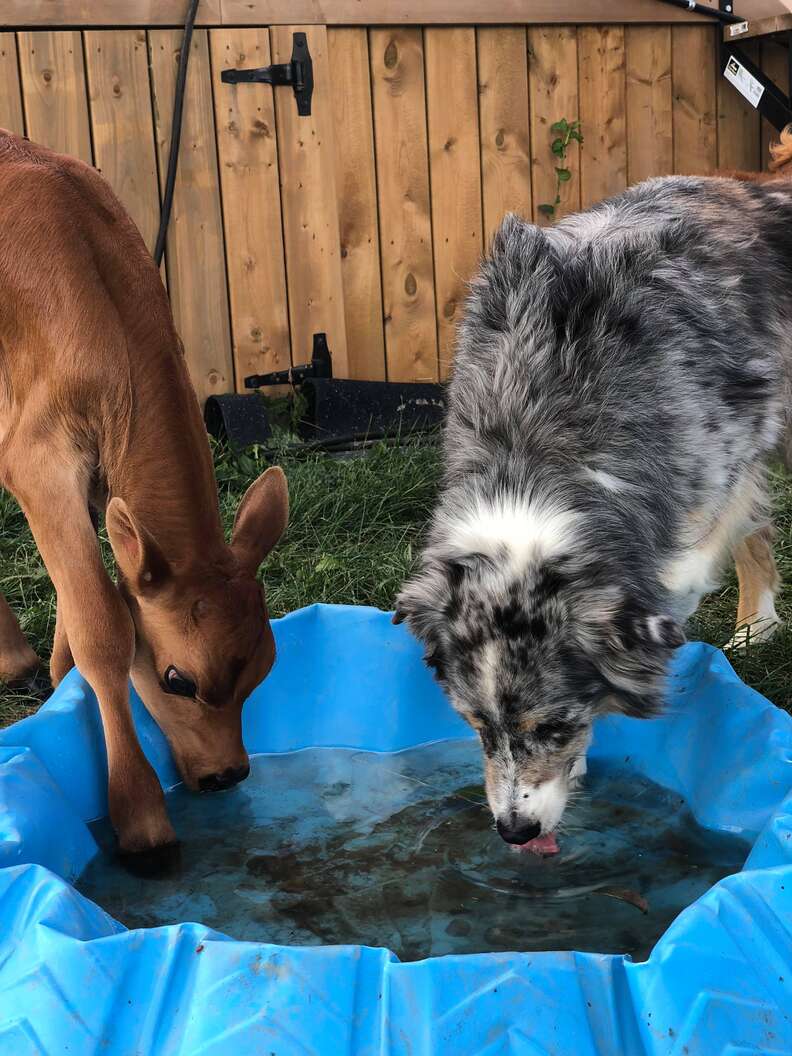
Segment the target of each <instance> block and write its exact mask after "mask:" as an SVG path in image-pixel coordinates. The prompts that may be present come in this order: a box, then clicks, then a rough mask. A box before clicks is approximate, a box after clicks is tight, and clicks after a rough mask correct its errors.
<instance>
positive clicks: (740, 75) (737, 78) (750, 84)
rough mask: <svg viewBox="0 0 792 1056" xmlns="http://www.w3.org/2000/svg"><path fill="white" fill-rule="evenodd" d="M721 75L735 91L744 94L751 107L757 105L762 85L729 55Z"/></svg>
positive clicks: (761, 94) (761, 93)
mask: <svg viewBox="0 0 792 1056" xmlns="http://www.w3.org/2000/svg"><path fill="white" fill-rule="evenodd" d="M723 76H724V77H725V78H726V80H727V81H729V82H730V83H731V84H733V85H734V87H735V88H736V89H737V91H738V92H739V93H740V94H741V95H744V96H745V98H746V99H747V100H748V102H749V103H750V104H751V106H753V107H757V106H758V105H759V100H760V99H761V98H762V96H763V95H764V85H763V84H762V83H761V82H760V81H757V79H756V78H755V77H754V76H753V74H751V73H749V72H748V71H747V70H746V68H745V67H744V66H743V65H742V63H741V62H738V61H737V59H735V58H734V57H731V58H730V59H729V61H728V62H727V63H726V69H725V70H724V71H723Z"/></svg>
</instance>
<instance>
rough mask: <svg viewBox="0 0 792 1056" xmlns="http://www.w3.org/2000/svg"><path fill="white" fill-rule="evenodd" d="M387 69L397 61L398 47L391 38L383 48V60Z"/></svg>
mask: <svg viewBox="0 0 792 1056" xmlns="http://www.w3.org/2000/svg"><path fill="white" fill-rule="evenodd" d="M383 61H384V62H385V66H386V68H387V69H389V70H392V69H393V67H394V66H395V65H396V63H397V62H398V61H399V48H398V45H397V44H396V41H395V40H392V41H391V42H390V43H389V44H388V46H387V48H386V49H385V57H384V60H383Z"/></svg>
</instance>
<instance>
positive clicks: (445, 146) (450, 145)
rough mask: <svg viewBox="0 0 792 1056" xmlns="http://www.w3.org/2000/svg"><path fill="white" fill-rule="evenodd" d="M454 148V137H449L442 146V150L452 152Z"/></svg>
mask: <svg viewBox="0 0 792 1056" xmlns="http://www.w3.org/2000/svg"><path fill="white" fill-rule="evenodd" d="M455 146H456V136H449V137H448V139H447V140H446V141H445V143H444V144H443V150H453V149H454V147H455Z"/></svg>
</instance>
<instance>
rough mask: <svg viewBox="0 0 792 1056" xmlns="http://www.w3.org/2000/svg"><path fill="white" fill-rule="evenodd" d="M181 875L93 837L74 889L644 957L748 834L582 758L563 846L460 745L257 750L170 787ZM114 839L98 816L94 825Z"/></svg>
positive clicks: (404, 940)
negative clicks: (492, 786)
mask: <svg viewBox="0 0 792 1056" xmlns="http://www.w3.org/2000/svg"><path fill="white" fill-rule="evenodd" d="M168 804H169V808H170V814H171V818H172V819H173V822H174V825H175V827H176V830H177V832H178V833H179V835H180V837H181V839H182V841H183V842H182V855H181V858H182V861H181V866H180V870H179V871H178V872H176V873H174V874H173V875H171V876H169V877H166V878H161V879H147V880H143V879H138V878H135V877H133V876H130V875H129V874H127V873H126V872H124V871H123V870H122V869H121V867H120V866H119V865H117V864H116V863H115V861H114V860H113V857H112V854H111V853H109V852H108V851H107V850H105V851H104V852H103V853H102V854H101V855H99V856H98V857H97V858H96V859H94V861H93V862H92V863H91V864H90V865H89V867H88V869H87V870H86V872H85V873H84V874H83V876H82V877H81V878H80V880H79V881H78V884H77V887H78V888H79V890H80V891H82V892H83V893H84V894H85V895H87V896H88V897H89V898H91V899H93V900H94V901H95V902H98V903H99V905H101V906H103V907H104V908H105V909H106V910H107V911H108V912H109V913H110V914H112V916H114V917H115V918H116V919H118V920H120V921H122V922H123V923H124V924H125V925H126V926H127V927H129V928H136V927H152V926H155V925H159V924H172V923H175V922H178V921H184V920H187V921H200V922H202V923H204V924H207V925H209V926H211V927H213V928H216V929H218V930H219V931H223V932H225V933H227V934H229V935H231V936H233V937H234V938H236V939H247V940H254V941H261V942H274V943H280V944H284V945H287V944H288V945H294V944H319V943H324V944H335V943H361V944H364V945H369V946H387V947H389V948H390V949H391V950H393V951H394V952H395V953H396V954H398V956H399V957H400V958H401V959H402V960H416V959H418V958H421V957H428V956H438V955H440V954H446V953H476V952H482V951H504V950H571V949H577V950H595V951H599V952H603V953H630V954H632V955H633V957H634V958H636V959H643V958H645V957H647V956H648V954H649V952H650V951H651V948H652V946H653V945H654V943H655V941H656V940H657V939H658V938H659V936H660V935H661V934H662V933H663V931H664V930H665V929H666V927H667V926H668V924H669V923H670V922H671V921H672V920H673V918H674V917H675V916H676V915H677V914H678V913H679V912H680V910H681V909H683V908H684V907H685V906H687V905H689V904H690V903H691V902H692V901H693V900H694V899H696V898H697V897H698V896H699V895H701V894H703V892H704V891H706V890H707V888H708V887H710V886H711V885H712V884H714V883H715V882H716V881H717V880H719V879H720V878H721V877H723V876H726V875H727V874H729V873H733V872H736V871H737V870H738V869H740V867H741V866H742V863H743V861H744V860H745V857H746V854H747V850H748V848H747V846H746V844H745V843H743V842H742V841H740V840H737V839H734V838H733V837H727V836H723V835H719V834H714V833H710V832H707V831H705V830H704V829H702V828H700V827H699V826H698V825H696V823H695V822H694V820H693V818H692V817H691V815H690V814H689V812H688V811H687V810H686V809H685V805H684V803H683V802H682V801H681V800H680V798H679V797H678V796H675V795H674V794H672V793H669V792H668V791H666V790H664V789H661V788H659V787H658V786H656V785H653V784H651V783H649V782H647V781H645V780H642V779H640V778H638V777H636V776H635V775H632V774H624V773H622V774H618V773H613V772H607V771H597V770H594V771H592V772H590V774H589V777H588V778H587V780H586V784H585V787H584V790H583V792H582V793H581V795H580V796H579V797H578V798H577V799H576V801H575V802H574V803H573V804H572V806H571V807H570V808H569V810H568V812H567V815H566V817H565V821H564V824H563V829H562V832H561V833H560V835H559V845H560V848H561V850H560V854H558V855H557V856H555V857H553V858H539V857H536V856H535V855H533V854H526V853H520V852H515V851H513V850H511V848H509V847H507V846H506V844H504V843H503V842H502V841H501V840H500V838H499V837H498V836H497V834H496V833H495V831H494V829H493V825H492V818H491V815H490V813H489V811H488V809H487V807H486V805H485V803H484V793H483V789H482V787H481V759H480V751H479V749H478V747H477V745H476V744H475V743H474V742H472V741H469V740H468V741H462V740H460V741H446V742H443V743H440V744H434V745H429V746H425V747H422V748H414V749H411V750H409V751H406V752H401V753H398V754H395V755H379V754H374V753H369V752H359V751H350V750H342V749H332V750H331V749H309V750H306V751H302V752H296V753H293V754H290V755H260V756H257V757H255V758H254V759H253V760H252V762H251V774H250V777H249V778H248V780H247V781H246V782H245V783H244V784H242V785H240V786H239V787H237V788H236V789H234V790H233V791H231V792H227V793H222V794H214V795H212V794H208V795H203V796H196V795H192V794H190V793H188V792H185V791H184V790H183V789H177V790H176V791H174V792H171V793H170V794H169V795H168ZM95 835H96V837H97V839H98V840H99V842H100V844H101V845H102V846H103V847H105V848H109V847H110V846H111V843H112V834H111V831H110V829H109V826H108V825H107V823H106V822H100V823H98V824H97V825H96V826H95Z"/></svg>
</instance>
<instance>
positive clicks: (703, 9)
mask: <svg viewBox="0 0 792 1056" xmlns="http://www.w3.org/2000/svg"><path fill="white" fill-rule="evenodd" d="M660 3H661V4H671V5H672V6H673V7H681V8H683V9H684V10H685V11H691V12H692V13H693V14H696V15H709V16H710V18H714V19H715V20H716V21H718V22H726V23H727V24H729V25H731V24H733V23H735V22H744V21H745V19H744V18H742V17H741V16H740V15H734V14H730V13H729V12H728V11H719V10H718V8H717V7H707V5H706V4H698V3H694V2H693V0H660Z"/></svg>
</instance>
